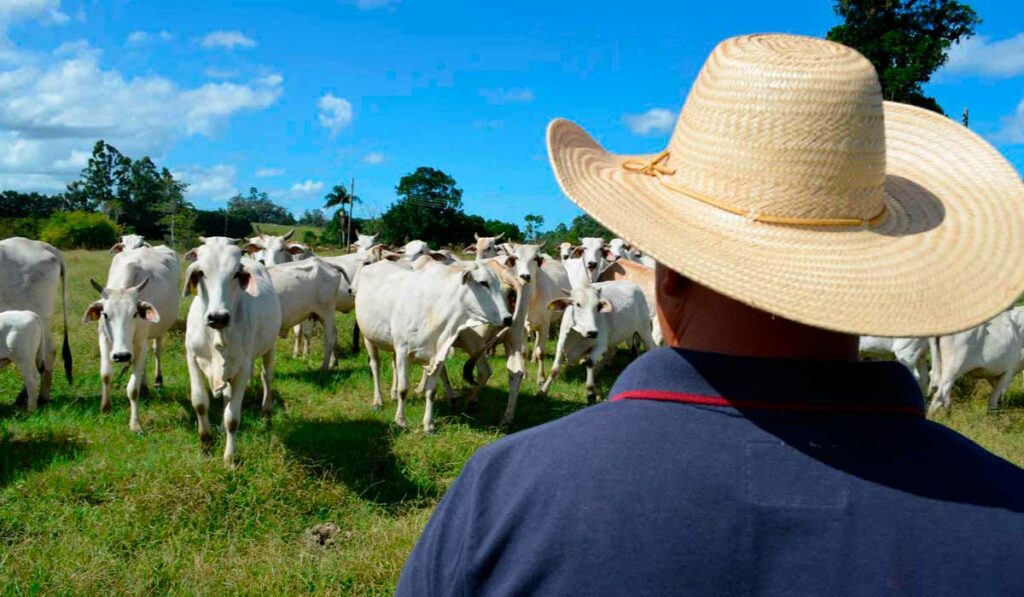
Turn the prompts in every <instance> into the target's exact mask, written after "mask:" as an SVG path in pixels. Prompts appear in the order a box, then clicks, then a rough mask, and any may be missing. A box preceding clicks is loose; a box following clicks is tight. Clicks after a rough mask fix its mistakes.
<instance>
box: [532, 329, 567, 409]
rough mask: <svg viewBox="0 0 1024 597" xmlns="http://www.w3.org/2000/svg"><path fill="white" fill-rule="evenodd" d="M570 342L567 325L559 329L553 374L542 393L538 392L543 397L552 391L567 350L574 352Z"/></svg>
mask: <svg viewBox="0 0 1024 597" xmlns="http://www.w3.org/2000/svg"><path fill="white" fill-rule="evenodd" d="M563 317H564V315H563ZM568 340H569V328H568V327H567V326H566V325H562V326H561V327H560V328H559V329H558V344H557V345H556V346H555V359H554V360H553V361H552V362H551V373H549V374H548V378H547V380H546V381H544V384H543V385H541V387H540V391H539V392H538V394H540V395H541V396H543V395H545V394H547V393H548V390H550V389H551V384H552V382H554V381H555V377H556V376H557V375H558V373H559V371H561V366H562V362H563V360H564V359H563V357H564V356H566V355H565V352H566V350H569V351H570V352H571V351H572V347H571V346H569V343H568ZM566 362H568V363H573V362H575V359H569V360H568V361H566Z"/></svg>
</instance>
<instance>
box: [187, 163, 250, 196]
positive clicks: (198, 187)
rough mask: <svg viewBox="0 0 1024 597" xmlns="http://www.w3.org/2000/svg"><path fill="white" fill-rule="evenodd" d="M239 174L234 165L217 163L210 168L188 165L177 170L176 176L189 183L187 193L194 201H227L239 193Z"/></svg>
mask: <svg viewBox="0 0 1024 597" xmlns="http://www.w3.org/2000/svg"><path fill="white" fill-rule="evenodd" d="M237 174H238V171H237V170H236V169H235V167H234V166H228V165H226V164H217V165H216V166H210V167H209V168H205V167H203V166H188V167H186V168H185V169H184V170H180V171H175V172H174V177H175V178H178V179H180V180H183V181H185V182H187V183H188V190H187V191H186V192H185V194H186V195H187V196H188V198H189V199H190V200H192V201H196V200H203V199H207V200H213V201H226V200H228V199H230V198H231V197H234V196H235V195H237V194H238V188H237V187H236V186H235V177H236V176H237Z"/></svg>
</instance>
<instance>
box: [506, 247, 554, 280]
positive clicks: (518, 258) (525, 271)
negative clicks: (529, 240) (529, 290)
mask: <svg viewBox="0 0 1024 597" xmlns="http://www.w3.org/2000/svg"><path fill="white" fill-rule="evenodd" d="M543 248H544V244H543V243H541V244H539V245H514V246H513V249H512V251H513V252H512V255H510V256H508V257H505V258H504V259H505V265H507V266H508V267H509V268H511V269H512V271H514V272H515V274H516V275H517V276H519V279H520V280H522V281H523V283H524V284H529V283H530V282H531V281H532V280H535V279H536V278H537V270H538V269H539V268H540V267H541V266H542V265H544V255H542V254H541V249H543Z"/></svg>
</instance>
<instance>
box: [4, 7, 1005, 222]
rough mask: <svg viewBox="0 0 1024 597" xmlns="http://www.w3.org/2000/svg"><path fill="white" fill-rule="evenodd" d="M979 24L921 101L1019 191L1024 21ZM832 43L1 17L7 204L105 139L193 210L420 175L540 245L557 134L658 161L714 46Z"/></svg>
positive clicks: (357, 21) (638, 29)
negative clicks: (154, 172) (177, 191)
mask: <svg viewBox="0 0 1024 597" xmlns="http://www.w3.org/2000/svg"><path fill="white" fill-rule="evenodd" d="M971 4H972V5H973V6H974V7H975V9H976V10H977V11H978V12H979V13H980V15H981V17H982V18H983V19H984V23H983V24H982V25H981V27H980V28H979V30H978V34H979V35H978V37H976V38H975V39H973V40H971V42H970V43H968V44H965V45H964V46H963V47H961V48H957V49H956V51H955V54H954V56H953V60H952V61H951V64H950V66H949V67H948V68H946V69H944V70H943V71H941V72H940V73H939V75H938V76H937V77H936V79H935V81H934V82H933V83H932V84H931V85H930V86H929V88H928V92H929V93H931V94H933V95H934V96H935V97H937V99H938V100H939V103H940V104H941V105H943V106H944V107H945V109H946V110H947V112H949V113H950V114H952V115H954V116H956V117H957V118H959V114H960V112H961V110H962V109H963V107H964V106H969V107H970V110H971V125H972V128H973V129H975V130H976V131H978V132H979V133H981V134H983V135H985V136H986V137H987V138H989V139H990V140H991V141H992V142H993V143H995V144H996V145H997V147H999V148H1000V149H1001V150H1002V151H1003V153H1004V155H1006V156H1007V157H1008V158H1009V159H1010V160H1011V161H1012V162H1013V163H1014V165H1015V166H1016V167H1017V169H1018V171H1020V170H1022V166H1024V102H1022V100H1024V10H1022V9H1021V7H1020V6H1019V3H1018V2H1007V1H1004V0H986V1H973V2H971ZM835 23H836V17H835V16H834V14H833V12H832V2H830V1H828V0H816V1H809V0H808V1H798V2H784V1H777V2H763V1H752V0H733V1H730V2H727V3H726V2H719V3H716V2H701V3H675V4H673V3H654V4H652V3H622V2H614V3H610V2H609V3H600V2H594V1H591V2H576V1H560V2H550V1H546V2H533V1H526V2H515V3H510V2H501V3H497V2H495V3H489V2H469V1H463V2H448V1H438V0H431V1H430V2H423V1H417V0H404V1H396V0H347V1H346V0H340V1H332V0H323V1H319V2H290V3H282V2H269V1H262V2H261V1H248V0H232V1H230V2H222V1H219V0H208V1H206V2H202V3H198V2H197V3H188V2H182V1H173V2H172V1H164V0H149V1H146V2H129V1H123V0H112V1H104V2H98V1H95V0H89V1H76V0H0V188H17V189H24V190H41V191H56V190H59V189H61V188H63V185H64V183H66V182H67V181H68V180H71V179H73V178H74V177H75V176H76V175H77V172H78V170H79V169H80V167H81V166H82V165H83V164H84V161H85V159H86V157H87V154H88V151H89V150H90V148H91V145H92V143H93V142H94V141H95V139H96V138H98V137H101V136H102V137H103V138H105V139H107V140H108V141H110V142H112V143H113V144H114V145H116V146H118V147H119V148H121V149H122V150H123V151H124V152H125V153H128V154H129V155H132V156H133V157H140V156H141V155H143V154H149V155H151V156H152V157H153V158H154V159H156V160H157V162H158V164H159V165H166V166H168V167H169V168H171V169H172V170H173V171H174V172H176V173H179V174H180V176H181V177H183V178H184V179H185V180H187V181H189V182H190V184H191V198H192V200H193V201H195V203H196V204H197V205H199V206H202V207H216V206H219V205H222V204H223V202H224V200H225V199H226V198H227V197H228V196H230V195H232V194H233V193H235V192H237V191H240V190H244V189H247V188H248V187H249V186H251V185H255V186H258V187H259V188H261V189H263V190H267V191H269V192H270V193H271V195H272V196H273V197H274V199H275V200H276V201H278V202H279V203H282V204H284V205H286V206H288V207H289V208H291V209H292V210H293V211H294V212H295V213H296V215H298V214H299V212H301V211H302V210H303V209H306V208H311V207H317V206H319V205H320V203H322V197H323V195H324V193H325V192H326V191H327V190H328V189H329V188H330V186H331V185H333V184H336V183H338V182H341V181H344V182H346V183H347V182H348V180H349V179H350V178H351V177H352V176H355V177H356V187H357V188H356V192H357V194H358V195H360V196H361V197H363V198H364V199H365V200H366V202H367V205H366V207H365V208H364V209H365V210H366V211H368V212H370V213H380V212H381V211H383V210H384V209H385V208H386V207H387V205H388V204H390V203H391V202H392V201H393V200H394V191H393V189H394V185H395V184H396V182H397V181H398V178H399V177H400V176H401V175H402V174H404V173H407V172H409V171H411V170H413V169H415V168H416V167H417V166H420V165H429V166H434V167H437V168H441V169H443V170H445V171H447V172H449V173H450V174H452V175H453V176H454V177H455V178H456V180H457V181H458V183H459V185H460V186H461V187H462V188H463V190H464V202H465V206H466V208H467V210H468V211H471V212H475V213H480V214H482V215H484V216H486V217H493V218H501V219H505V220H509V221H514V222H517V223H520V224H521V223H522V217H523V216H524V215H525V214H527V213H539V214H541V215H543V216H544V217H545V219H546V220H547V224H546V226H545V227H550V226H552V225H554V224H555V223H557V222H561V221H568V220H570V219H571V218H572V217H574V216H575V215H577V214H578V213H579V212H578V211H577V210H576V208H575V207H574V206H573V205H572V204H571V203H570V202H569V201H568V200H567V199H565V198H564V197H563V196H562V194H561V192H560V191H559V189H558V187H557V185H556V183H555V181H554V178H553V177H552V175H551V172H550V168H549V167H548V164H547V159H546V153H545V148H544V129H545V126H546V124H547V122H548V121H549V120H550V119H552V118H555V117H560V116H561V117H567V118H570V119H572V120H575V121H577V122H579V123H580V124H582V125H583V126H584V127H585V128H586V129H587V130H589V131H591V132H592V133H593V134H594V135H595V136H596V137H597V139H598V140H600V141H601V142H602V143H603V144H604V145H605V146H606V147H609V148H611V149H613V150H615V151H620V152H642V151H654V150H657V149H660V148H661V147H662V146H664V144H665V142H666V139H667V135H668V130H669V127H670V126H671V124H672V122H673V121H674V118H675V114H676V113H677V111H678V109H679V107H680V106H681V105H682V102H683V100H684V99H685V96H686V93H687V91H688V90H689V86H690V83H691V81H692V80H693V78H694V76H695V75H696V73H697V71H698V70H699V69H700V67H701V65H702V63H703V61H704V59H705V58H706V57H707V54H708V53H709V52H710V51H711V49H712V48H713V47H714V45H715V44H716V43H717V42H718V41H720V40H721V39H723V38H725V37H728V36H731V35H737V34H742V33H752V32H763V31H774V32H791V33H801V34H807V35H818V36H823V35H824V33H825V32H826V31H827V30H828V29H829V28H830V27H831V26H832V25H834V24H835ZM357 215H358V214H357ZM364 215H365V214H364Z"/></svg>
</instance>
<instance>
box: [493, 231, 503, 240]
mask: <svg viewBox="0 0 1024 597" xmlns="http://www.w3.org/2000/svg"><path fill="white" fill-rule="evenodd" d="M504 236H505V233H504V232H502V233H501V234H499V235H498V236H495V237H494V242H498V241H499V240H501V239H502V238H504Z"/></svg>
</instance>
